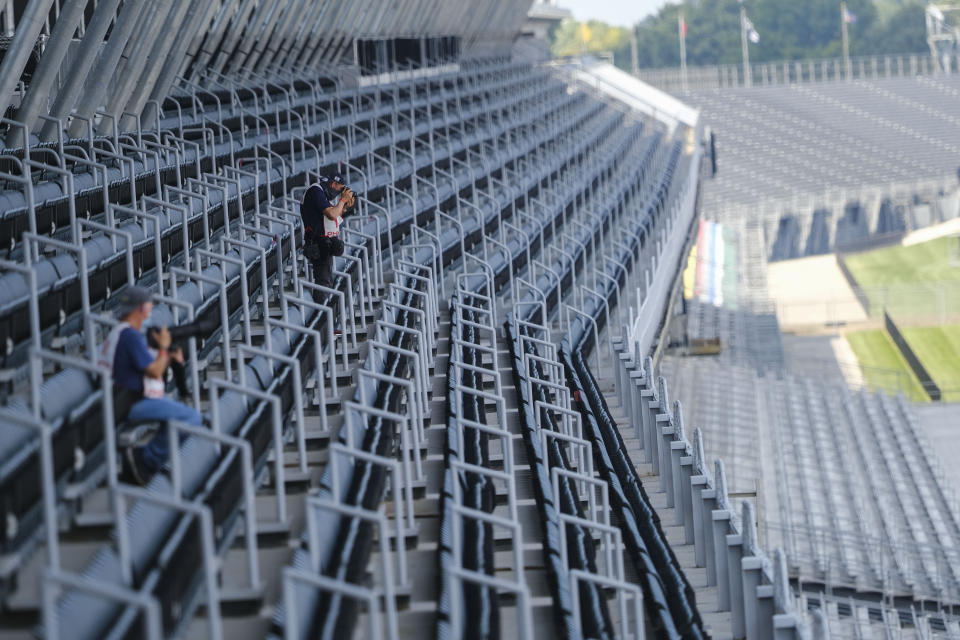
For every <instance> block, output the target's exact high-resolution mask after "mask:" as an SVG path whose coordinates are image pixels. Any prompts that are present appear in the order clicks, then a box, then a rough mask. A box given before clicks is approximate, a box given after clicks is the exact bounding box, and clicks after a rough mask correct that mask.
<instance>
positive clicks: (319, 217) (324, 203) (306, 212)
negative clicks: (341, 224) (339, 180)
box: [300, 184, 333, 235]
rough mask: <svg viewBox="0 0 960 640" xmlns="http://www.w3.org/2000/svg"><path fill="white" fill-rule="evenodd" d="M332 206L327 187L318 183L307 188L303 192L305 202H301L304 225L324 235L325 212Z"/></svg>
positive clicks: (301, 215)
mask: <svg viewBox="0 0 960 640" xmlns="http://www.w3.org/2000/svg"><path fill="white" fill-rule="evenodd" d="M332 206H333V205H332V204H330V198H329V197H328V196H327V190H326V189H324V188H323V187H321V186H320V185H316V184H315V185H313V186H312V187H310V188H309V189H307V191H306V193H304V194H303V202H301V203H300V217H302V218H303V226H304V227H308V228H310V229H312V230H313V231H314V232H316V233H319V234H320V235H323V212H324V210H325V209H329V208H330V207H332Z"/></svg>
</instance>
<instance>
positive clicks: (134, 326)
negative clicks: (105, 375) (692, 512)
mask: <svg viewBox="0 0 960 640" xmlns="http://www.w3.org/2000/svg"><path fill="white" fill-rule="evenodd" d="M151 311H153V300H152V296H151V295H150V292H149V291H147V290H146V289H144V288H142V287H135V286H131V287H127V290H126V291H124V292H123V294H122V295H121V298H120V307H119V309H118V315H119V316H120V323H119V324H117V326H116V327H114V328H113V330H112V331H111V332H110V335H108V336H107V339H106V341H105V342H104V343H103V345H102V346H101V348H100V364H101V366H108V367H110V370H111V373H112V376H113V389H114V395H115V398H116V400H117V404H118V405H120V406H130V405H131V404H132V406H130V411H129V413H128V414H127V419H128V420H130V421H133V422H144V421H151V420H156V421H159V422H163V421H167V420H176V421H178V422H184V423H187V424H190V425H194V426H200V425H202V424H203V417H202V416H201V415H200V414H199V413H198V412H197V411H196V410H195V409H193V408H191V407H188V406H187V405H185V404H182V403H180V402H177V401H175V400H172V399H170V398H167V397H165V392H166V384H165V383H164V373H165V372H166V370H167V367H168V366H170V365H171V364H173V363H179V364H182V363H183V353H182V352H181V351H180V349H174V350H170V332H169V331H168V330H167V328H166V327H163V328H161V329H158V330H154V331H153V333H152V334H151V338H152V339H153V341H154V342H155V343H156V346H157V349H156V351H155V352H151V350H150V348H149V347H148V346H147V338H146V336H144V334H143V333H141V328H142V327H143V323H144V322H145V321H146V320H147V318H149V317H150V312H151ZM181 383H182V381H181V380H178V385H177V386H178V387H180V386H182V384H181ZM117 418H118V419H121V418H122V416H117ZM125 457H126V463H127V469H128V472H129V473H130V475H131V476H132V478H133V480H134V481H136V482H137V483H138V484H141V485H142V484H146V483H147V482H149V481H150V478H151V476H153V474H155V473H156V472H157V471H159V470H160V469H161V468H163V465H165V464H166V462H167V460H168V459H169V457H170V445H169V443H168V442H167V430H166V429H165V428H161V429H159V430H158V431H157V433H156V435H154V436H153V438H152V439H151V440H150V442H148V443H147V444H146V445H144V446H142V447H130V448H129V449H127V452H126V456H125Z"/></svg>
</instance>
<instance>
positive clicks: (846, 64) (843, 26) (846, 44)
mask: <svg viewBox="0 0 960 640" xmlns="http://www.w3.org/2000/svg"><path fill="white" fill-rule="evenodd" d="M840 34H841V35H842V36H843V73H844V75H845V76H846V79H847V80H849V79H850V76H851V75H853V74H852V73H851V72H852V71H853V69H852V68H851V66H850V36H849V34H848V33H847V3H846V2H841V3H840Z"/></svg>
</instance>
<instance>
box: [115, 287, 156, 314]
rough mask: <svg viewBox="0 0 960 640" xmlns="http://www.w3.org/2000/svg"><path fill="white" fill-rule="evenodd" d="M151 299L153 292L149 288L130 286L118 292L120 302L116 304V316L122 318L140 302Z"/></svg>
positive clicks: (150, 300)
mask: <svg viewBox="0 0 960 640" xmlns="http://www.w3.org/2000/svg"><path fill="white" fill-rule="evenodd" d="M152 301H153V294H152V293H151V292H150V290H149V289H145V288H143V287H137V286H131V287H127V288H126V289H124V290H123V293H121V294H120V304H119V306H117V317H119V318H123V317H125V316H126V315H127V314H129V313H130V312H131V311H133V310H134V309H136V308H137V307H139V306H140V305H142V304H146V303H147V302H152Z"/></svg>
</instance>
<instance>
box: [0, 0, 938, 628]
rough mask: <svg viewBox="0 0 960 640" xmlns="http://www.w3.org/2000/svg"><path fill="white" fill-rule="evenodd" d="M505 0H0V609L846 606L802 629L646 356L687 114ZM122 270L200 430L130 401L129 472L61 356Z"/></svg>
mask: <svg viewBox="0 0 960 640" xmlns="http://www.w3.org/2000/svg"><path fill="white" fill-rule="evenodd" d="M88 5H89V6H88ZM528 8H529V2H516V1H514V0H486V1H484V2H470V3H466V2H446V1H444V2H440V1H424V0H404V1H402V2H397V3H384V2H374V1H373V0H369V1H364V2H353V3H351V2H346V1H345V0H344V1H336V2H307V1H305V0H223V1H222V2H210V1H209V0H191V1H184V2H155V3H134V2H125V3H123V4H122V5H121V3H120V2H119V1H118V0H99V1H98V2H89V3H87V2H76V3H61V4H57V5H56V7H54V3H53V0H30V1H29V2H27V3H23V4H22V5H19V4H18V5H17V6H16V11H9V12H6V13H4V18H5V20H6V19H8V18H10V17H12V18H14V22H15V29H12V30H13V31H14V36H13V38H12V40H11V42H10V46H9V47H8V48H7V50H6V52H5V55H4V58H3V60H2V62H0V89H2V91H0V99H2V100H4V102H5V105H9V107H5V113H6V116H5V117H4V118H3V119H2V120H0V124H2V125H3V126H4V128H5V131H4V133H5V136H6V137H5V139H6V146H5V148H4V149H3V151H2V153H0V168H2V171H0V180H2V190H0V237H2V240H3V242H2V244H3V246H4V247H5V254H4V256H3V259H2V261H0V269H2V272H0V332H2V337H3V341H2V344H3V346H4V348H3V353H2V366H3V369H2V373H3V379H2V380H3V385H2V395H3V407H2V408H0V512H2V515H3V519H2V523H3V527H2V529H0V531H2V536H0V637H3V638H7V637H9V638H29V637H44V638H50V639H54V638H119V637H136V638H151V639H157V638H168V637H177V638H212V639H218V638H223V637H231V638H265V637H267V638H274V637H277V638H279V637H283V638H306V637H324V638H327V637H338V638H339V637H353V636H358V637H371V638H378V637H387V638H398V637H412V636H416V637H422V636H425V635H432V636H436V637H440V638H460V637H522V638H533V637H564V638H572V639H577V638H586V637H589V638H600V637H603V638H612V637H622V638H634V639H637V638H641V637H644V636H645V635H647V636H650V637H665V638H667V637H669V638H673V637H683V638H703V637H708V636H716V637H751V638H752V637H762V638H766V637H777V638H793V637H797V638H805V637H809V634H810V631H811V629H814V628H821V629H822V628H824V627H823V625H820V626H819V627H817V625H816V624H815V623H818V621H819V620H821V618H822V619H823V620H825V621H826V623H829V621H830V620H833V619H838V620H839V619H841V616H843V618H842V621H841V622H842V624H846V623H847V620H848V618H850V617H851V616H854V617H855V618H856V619H857V620H860V617H859V616H861V614H862V613H864V612H865V615H869V616H873V615H874V614H873V610H872V609H870V608H869V606H868V605H867V604H863V603H858V602H856V601H851V600H849V599H847V600H843V599H840V600H837V601H834V600H830V599H829V598H830V597H832V595H831V594H822V595H821V596H818V597H819V598H820V599H818V600H816V603H817V605H816V606H813V605H810V606H811V608H822V609H823V610H824V611H826V612H827V615H826V616H825V617H824V616H821V617H820V618H818V617H817V616H813V619H812V620H813V622H812V623H811V621H810V620H811V618H810V615H809V614H808V613H807V602H808V601H809V602H812V601H813V600H814V598H813V597H812V596H811V595H810V594H809V593H808V592H806V591H800V590H796V589H795V588H794V587H792V586H791V583H790V578H791V574H790V572H789V571H790V570H789V567H790V566H791V565H790V564H789V562H788V558H787V556H785V554H784V553H783V552H782V551H780V550H775V551H773V552H772V553H770V554H768V553H767V552H766V551H764V550H763V549H762V548H761V544H760V540H759V539H758V533H757V527H756V518H755V516H754V513H753V510H752V505H751V504H750V503H749V502H745V503H743V506H740V505H737V504H734V502H733V499H732V498H731V497H730V496H728V494H727V490H726V475H725V473H726V472H725V468H724V465H723V463H722V462H721V461H716V462H715V463H714V464H711V463H710V462H709V461H708V460H707V458H706V457H705V449H704V446H703V439H702V437H701V433H700V432H699V431H698V430H696V431H694V432H693V434H692V439H691V436H688V435H687V433H686V432H685V431H684V427H683V412H682V408H681V407H680V406H679V404H677V403H674V404H671V403H670V401H669V396H668V394H669V391H668V385H667V382H666V380H664V379H663V378H662V377H659V376H657V375H656V371H655V368H654V365H653V362H652V360H651V359H650V358H648V357H647V353H648V352H651V351H653V350H654V349H655V348H656V346H657V344H658V342H659V340H660V337H659V332H660V330H661V325H662V319H663V317H664V312H665V310H666V308H667V306H668V299H669V297H670V292H671V290H672V288H673V283H674V282H675V279H676V272H677V265H679V264H680V261H681V258H682V256H683V254H684V249H685V247H686V242H687V239H688V236H689V229H690V226H691V224H692V221H693V220H694V219H695V216H696V198H697V194H698V188H699V174H700V158H701V148H700V142H699V140H700V133H701V131H700V126H699V122H698V119H697V114H696V113H695V112H692V111H691V110H690V109H689V108H687V107H685V106H684V105H682V104H679V103H676V102H675V101H670V100H667V97H666V96H663V95H660V94H656V93H651V92H648V91H647V89H646V88H644V87H642V86H638V85H636V84H633V83H631V82H629V81H628V80H627V79H626V77H625V74H624V77H621V76H620V75H618V74H617V72H615V71H614V70H613V69H612V68H610V67H608V66H605V65H598V64H595V63H591V62H589V61H588V62H586V63H584V64H581V65H577V66H575V67H564V66H554V65H539V66H534V65H531V64H529V63H525V62H523V61H522V60H514V59H511V57H510V55H509V52H510V47H511V46H512V44H513V41H514V39H515V36H516V34H517V31H518V29H519V25H520V24H521V22H522V18H523V16H524V15H525V13H526V11H527V9H528ZM5 25H6V27H7V29H8V30H11V29H10V27H11V24H8V23H5ZM411 34H412V35H411ZM38 39H39V42H40V43H41V44H42V45H43V53H42V54H41V55H40V56H39V59H38V60H34V59H33V58H31V57H30V55H31V52H33V51H34V50H35V44H36V43H37V42H38ZM28 63H29V64H28ZM665 100H666V102H664V101H665ZM655 102H656V103H657V104H658V105H659V106H660V107H662V106H663V104H667V105H669V106H670V107H671V108H672V109H673V111H672V112H671V111H670V110H664V109H663V108H650V107H651V104H653V103H655ZM338 168H339V169H340V170H341V171H342V172H343V173H344V174H345V175H346V177H347V181H348V182H349V183H350V184H351V186H353V187H354V189H355V190H356V191H357V193H358V194H360V196H361V197H360V198H359V199H358V200H359V205H358V209H359V210H358V211H357V213H355V214H354V215H352V216H350V217H348V218H347V220H346V222H345V225H344V231H343V238H344V241H345V245H346V249H347V250H346V252H345V254H344V255H343V256H342V257H339V258H337V259H336V261H335V275H336V278H335V286H334V287H332V288H326V287H322V286H319V285H317V284H315V283H313V282H312V281H311V276H310V273H311V271H310V269H309V268H308V267H309V265H308V264H307V263H306V262H305V261H304V259H303V257H302V251H301V250H302V246H303V226H302V222H301V219H300V215H299V197H300V196H301V194H302V192H303V189H304V187H305V185H307V184H309V183H311V182H313V181H314V180H315V179H316V177H317V176H319V175H322V174H324V173H327V172H329V171H331V170H334V169H338ZM134 283H136V284H138V285H140V286H145V287H148V288H150V289H151V290H152V291H153V292H154V293H155V297H156V301H157V303H156V306H155V308H154V312H153V316H152V317H151V323H152V324H154V325H157V326H158V325H163V324H167V325H176V324H182V323H184V322H188V321H194V320H203V321H205V324H207V325H209V326H211V327H213V329H212V330H210V331H208V332H206V333H205V334H204V335H201V336H195V337H193V338H190V339H189V341H188V345H187V357H188V363H189V374H188V377H189V387H190V394H189V395H190V397H187V398H179V400H181V401H183V402H186V403H188V404H191V405H192V406H194V407H196V408H197V409H199V410H201V411H203V412H204V413H205V415H206V416H207V417H208V422H209V428H191V427H188V426H186V425H182V424H179V423H176V422H169V423H164V424H160V425H153V426H154V427H156V428H160V429H167V430H168V431H169V435H170V439H171V442H172V445H173V446H172V451H173V454H172V455H171V459H170V463H169V465H168V468H167V469H165V470H164V472H162V473H160V474H158V475H156V476H155V477H154V478H153V479H152V480H151V481H150V483H149V484H148V485H147V486H145V487H136V486H131V485H128V484H126V483H125V482H122V481H121V479H120V474H119V470H120V466H121V465H120V456H119V453H118V452H119V450H120V446H121V445H122V444H123V443H124V442H125V441H126V440H127V439H129V438H131V437H133V436H131V435H130V434H131V432H133V433H134V434H135V435H136V433H137V430H136V429H134V428H133V427H134V426H135V425H129V424H126V421H125V419H124V415H123V409H124V408H123V407H115V406H114V401H113V387H112V383H111V380H110V376H109V371H108V370H107V369H105V368H104V367H102V366H101V365H100V364H99V363H98V358H97V356H98V348H97V347H98V345H99V343H100V341H101V340H102V338H103V336H104V335H105V333H106V332H107V331H108V330H109V329H110V328H111V327H112V326H113V323H114V322H115V320H114V319H113V315H112V311H113V309H114V307H115V305H116V296H117V294H118V293H119V292H122V291H123V290H124V288H125V287H127V286H130V285H131V284H134ZM603 351H606V355H607V360H606V362H605V364H603V365H602V364H601V360H600V358H601V353H602V352H603ZM594 358H596V364H595V365H594V366H593V368H592V370H591V367H590V366H589V365H588V362H589V361H590V360H592V359H594ZM604 374H605V375H604ZM611 380H614V381H615V383H616V387H615V390H614V388H613V387H612V386H611V383H610V381H611ZM141 426H142V425H141ZM707 450H709V449H707ZM918 492H921V493H922V492H923V489H922V488H920V489H918ZM947 533H948V532H947ZM944 535H946V534H944ZM788 551H789V549H788ZM874 608H876V607H874ZM851 611H852V612H853V614H850V613H849V612H851ZM884 611H886V609H884ZM831 616H832V618H831ZM916 618H917V620H918V621H923V622H917V626H918V627H919V625H921V624H928V625H929V624H931V623H929V620H930V619H932V618H930V617H928V616H927V613H926V612H924V611H922V610H919V611H917V612H916ZM942 619H943V618H942V616H941V617H940V618H936V621H940V620H942ZM811 625H812V626H811ZM867 626H869V625H867ZM945 628H948V629H952V627H950V626H949V625H947V627H945Z"/></svg>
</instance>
